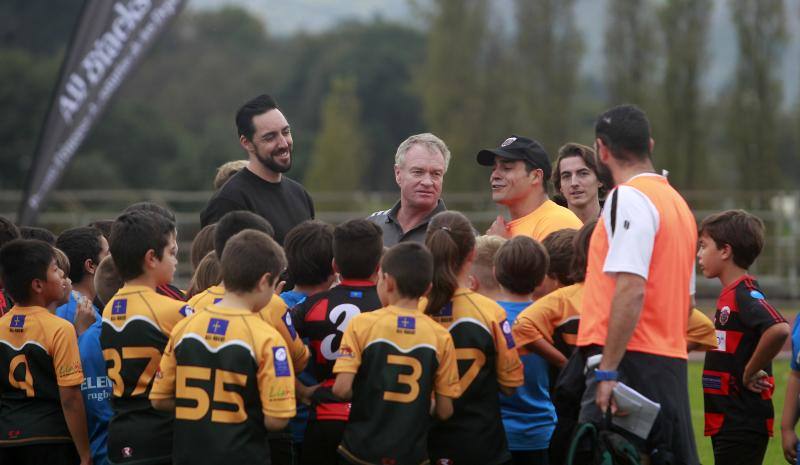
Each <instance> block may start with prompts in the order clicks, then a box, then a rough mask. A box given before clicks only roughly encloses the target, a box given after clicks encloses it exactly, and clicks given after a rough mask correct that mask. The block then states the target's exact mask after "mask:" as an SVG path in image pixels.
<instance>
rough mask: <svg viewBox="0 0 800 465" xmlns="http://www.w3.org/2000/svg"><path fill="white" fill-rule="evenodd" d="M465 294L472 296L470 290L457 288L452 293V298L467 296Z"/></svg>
mask: <svg viewBox="0 0 800 465" xmlns="http://www.w3.org/2000/svg"><path fill="white" fill-rule="evenodd" d="M467 294H472V290H471V289H469V288H466V287H458V288H456V290H455V291H454V292H453V297H457V296H460V295H467Z"/></svg>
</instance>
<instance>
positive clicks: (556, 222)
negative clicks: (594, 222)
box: [507, 200, 583, 242]
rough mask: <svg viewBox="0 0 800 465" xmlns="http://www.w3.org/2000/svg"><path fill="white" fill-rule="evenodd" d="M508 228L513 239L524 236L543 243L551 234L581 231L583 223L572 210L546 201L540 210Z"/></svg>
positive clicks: (509, 225) (513, 222)
mask: <svg viewBox="0 0 800 465" xmlns="http://www.w3.org/2000/svg"><path fill="white" fill-rule="evenodd" d="M507 226H508V231H509V232H510V233H511V236H512V237H513V236H519V235H524V236H528V237H532V238H533V239H535V240H537V241H539V242H542V241H543V240H544V238H545V237H547V236H548V235H549V234H550V233H551V232H554V231H558V230H559V229H565V228H571V229H581V227H582V226H583V223H582V222H581V220H580V218H578V217H577V216H575V214H574V213H572V211H570V209H568V208H564V207H562V206H561V205H558V204H557V203H555V202H553V201H552V200H545V201H544V203H543V204H541V205H539V208H537V209H536V210H534V211H532V212H530V213H528V214H527V215H525V216H523V217H522V218H517V219H516V220H512V221H509V222H508V223H507Z"/></svg>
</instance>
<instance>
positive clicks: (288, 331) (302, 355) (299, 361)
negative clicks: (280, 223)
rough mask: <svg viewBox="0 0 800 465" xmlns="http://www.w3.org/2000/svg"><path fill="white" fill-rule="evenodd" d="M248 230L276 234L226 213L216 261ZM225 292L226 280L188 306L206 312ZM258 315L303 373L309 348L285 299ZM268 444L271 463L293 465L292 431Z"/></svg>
mask: <svg viewBox="0 0 800 465" xmlns="http://www.w3.org/2000/svg"><path fill="white" fill-rule="evenodd" d="M249 229H252V230H255V231H260V232H263V233H264V234H266V235H268V236H270V237H272V235H273V234H274V230H273V229H272V226H271V225H270V224H269V222H268V221H267V220H265V219H264V218H263V217H261V216H258V215H256V214H255V213H253V212H249V211H244V210H237V211H232V212H228V213H225V214H224V215H223V216H222V218H220V219H219V221H218V222H217V230H216V231H215V233H214V250H215V252H216V254H217V257H222V256H223V254H224V253H225V247H226V244H227V243H228V240H229V239H230V238H231V237H233V236H234V235H236V234H237V233H239V232H241V231H244V230H249ZM225 289H226V288H225V282H224V276H223V281H222V282H220V283H219V284H217V285H216V286H211V287H209V288H208V289H206V290H205V291H203V292H201V293H199V294H197V295H195V296H194V297H192V299H191V300H190V301H189V304H190V305H191V306H192V307H193V308H194V309H195V310H197V311H198V312H203V311H205V309H207V308H209V307H212V306H214V305H215V304H216V302H219V301H221V300H222V298H223V296H224V295H225ZM258 314H259V316H260V317H261V318H262V319H263V320H264V321H266V322H267V323H269V324H270V325H272V327H273V328H275V329H276V330H277V331H278V332H279V333H280V334H281V336H282V337H283V339H284V340H285V341H286V345H287V346H288V348H289V355H290V356H291V358H292V365H293V366H294V369H295V372H296V373H300V372H302V371H303V369H304V368H305V366H306V363H307V362H308V348H306V346H305V344H303V341H302V339H300V337H299V336H298V335H297V331H296V330H295V327H294V323H293V322H292V317H291V315H290V314H289V308H288V307H287V306H286V303H285V302H284V301H283V299H281V297H280V296H279V295H273V296H272V298H271V299H269V303H267V304H266V306H265V307H264V308H263V309H261V311H260V312H259V313H258ZM269 444H270V445H269V447H270V455H271V457H272V463H292V462H291V461H292V460H294V458H293V457H294V455H295V452H294V446H293V444H292V436H291V433H290V432H289V431H279V432H273V431H271V432H270V433H269Z"/></svg>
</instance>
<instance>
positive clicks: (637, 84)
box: [605, 0, 657, 108]
mask: <svg viewBox="0 0 800 465" xmlns="http://www.w3.org/2000/svg"><path fill="white" fill-rule="evenodd" d="M652 13H653V5H652V2H650V1H649V0H609V2H608V14H607V15H606V33H605V41H606V43H605V58H606V65H605V69H606V72H605V79H606V87H607V90H608V101H609V104H611V105H618V104H621V103H635V104H637V105H639V106H641V107H643V108H647V106H648V105H647V104H648V103H649V97H650V94H651V92H652V85H653V81H652V79H653V71H654V64H655V58H656V57H657V51H656V49H655V48H654V46H655V42H654V40H653V28H654V24H653V18H652Z"/></svg>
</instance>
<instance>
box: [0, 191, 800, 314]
mask: <svg viewBox="0 0 800 465" xmlns="http://www.w3.org/2000/svg"><path fill="white" fill-rule="evenodd" d="M211 195H212V192H210V191H169V190H157V189H152V190H61V191H56V192H54V193H53V194H52V196H51V197H50V201H49V204H48V207H47V209H46V211H44V212H43V213H42V215H41V216H40V221H39V223H40V225H41V226H43V227H46V228H48V229H50V230H52V231H53V232H56V233H58V232H60V231H62V230H64V229H67V228H70V227H74V226H79V225H85V224H87V223H89V222H91V221H94V220H98V219H112V218H114V217H115V216H116V215H118V214H119V212H120V211H121V210H122V209H124V208H125V207H126V206H127V205H130V204H132V203H134V202H140V201H144V200H149V201H153V202H157V203H159V204H161V205H164V206H167V207H169V208H170V209H172V210H173V211H174V212H175V215H176V217H177V219H178V230H179V233H178V236H179V237H178V239H179V248H180V266H179V270H178V273H179V276H178V279H177V281H178V283H179V284H185V283H187V282H188V279H189V276H190V273H191V269H190V264H189V259H188V257H189V250H190V246H191V241H192V239H193V238H194V236H195V234H197V231H198V230H199V229H200V222H199V212H200V211H201V210H202V209H203V207H204V206H205V204H206V202H207V201H208V199H209V198H210V197H211ZM683 195H684V197H685V198H686V200H687V201H688V203H689V205H690V207H692V210H693V211H694V212H695V216H696V217H697V219H698V221H699V220H701V219H702V218H704V217H705V216H707V215H709V214H711V213H713V212H717V211H721V210H726V209H731V208H742V209H745V210H747V211H749V212H751V213H753V214H755V215H758V216H759V217H760V218H761V219H763V220H764V223H765V224H766V228H767V238H766V246H765V248H764V251H763V252H762V254H761V256H760V257H759V258H758V260H757V261H756V264H755V266H754V267H753V268H752V270H751V271H752V272H753V274H755V275H756V276H757V277H758V279H759V281H760V282H761V284H762V286H763V287H764V288H765V289H766V291H767V293H768V295H769V296H770V297H771V298H774V299H783V300H789V301H791V302H792V303H791V305H794V302H796V301H798V300H800V289H799V288H798V284H800V283H799V282H798V263H797V258H798V240H799V239H800V238H799V236H800V235H799V234H798V233H799V232H800V220H798V209H799V208H800V191H777V190H776V191H740V190H724V191H717V190H691V191H684V192H683ZM397 196H398V194H397V192H361V191H353V192H312V197H313V198H314V202H315V206H316V210H317V217H318V218H319V219H322V220H324V221H328V222H331V223H334V224H335V223H339V222H342V221H344V220H347V219H350V218H356V217H363V216H366V215H368V214H369V213H371V212H373V211H376V210H384V209H387V208H390V207H391V206H392V205H393V204H394V202H396V201H397ZM443 198H444V200H445V202H446V204H447V207H448V208H449V209H452V210H459V211H462V212H463V213H464V214H466V215H467V217H469V218H470V219H471V220H472V221H473V223H474V224H475V226H476V228H477V229H478V230H479V231H483V230H485V229H486V228H487V227H488V226H489V224H490V223H491V222H492V220H493V219H494V218H495V217H496V216H497V215H498V214H499V213H500V212H501V211H500V209H498V208H497V206H496V205H495V204H494V203H492V201H491V198H490V196H489V195H488V193H486V192H459V193H447V194H445V195H444V197H443ZM20 199H21V193H20V192H19V191H0V215H2V216H5V217H7V218H9V219H12V220H13V219H15V217H16V210H17V207H18V205H19V201H20ZM718 290H719V285H718V284H717V282H716V280H706V279H703V278H702V276H699V277H698V297H700V298H704V299H713V298H714V297H715V296H716V292H717V291H718Z"/></svg>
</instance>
